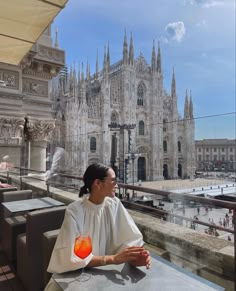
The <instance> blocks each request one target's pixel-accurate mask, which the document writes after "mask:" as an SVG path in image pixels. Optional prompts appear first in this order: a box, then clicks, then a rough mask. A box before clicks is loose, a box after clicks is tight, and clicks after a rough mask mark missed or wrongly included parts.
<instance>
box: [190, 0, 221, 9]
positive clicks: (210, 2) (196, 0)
mask: <svg viewBox="0 0 236 291" xmlns="http://www.w3.org/2000/svg"><path fill="white" fill-rule="evenodd" d="M189 3H190V4H192V5H194V4H197V5H200V6H201V7H203V8H210V7H215V6H223V5H225V2H224V1H223V0H189Z"/></svg>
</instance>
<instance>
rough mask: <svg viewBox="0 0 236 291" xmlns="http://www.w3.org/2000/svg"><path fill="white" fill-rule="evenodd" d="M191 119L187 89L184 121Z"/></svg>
mask: <svg viewBox="0 0 236 291" xmlns="http://www.w3.org/2000/svg"><path fill="white" fill-rule="evenodd" d="M188 118H189V105H188V91H187V89H186V93H185V103H184V119H188Z"/></svg>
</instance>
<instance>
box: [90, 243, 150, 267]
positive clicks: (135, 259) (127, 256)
mask: <svg viewBox="0 0 236 291" xmlns="http://www.w3.org/2000/svg"><path fill="white" fill-rule="evenodd" d="M126 262H129V263H130V264H132V265H133V266H136V267H140V266H146V267H147V269H149V268H150V263H151V259H150V255H149V252H148V251H147V250H145V249H144V248H143V247H128V248H126V249H124V250H123V251H122V252H120V253H118V254H115V255H109V256H93V258H92V259H91V261H90V262H89V263H88V265H87V267H98V266H103V265H112V264H114V265H119V264H122V263H126Z"/></svg>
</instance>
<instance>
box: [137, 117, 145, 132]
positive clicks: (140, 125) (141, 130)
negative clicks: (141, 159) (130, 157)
mask: <svg viewBox="0 0 236 291" xmlns="http://www.w3.org/2000/svg"><path fill="white" fill-rule="evenodd" d="M138 133H139V135H144V122H143V121H142V120H140V121H139V124H138Z"/></svg>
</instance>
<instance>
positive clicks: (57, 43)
mask: <svg viewBox="0 0 236 291" xmlns="http://www.w3.org/2000/svg"><path fill="white" fill-rule="evenodd" d="M55 33H56V37H55V44H54V47H55V48H59V42H58V28H56V32H55Z"/></svg>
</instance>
